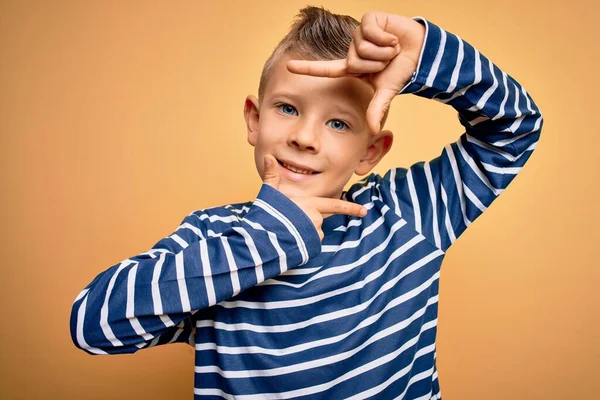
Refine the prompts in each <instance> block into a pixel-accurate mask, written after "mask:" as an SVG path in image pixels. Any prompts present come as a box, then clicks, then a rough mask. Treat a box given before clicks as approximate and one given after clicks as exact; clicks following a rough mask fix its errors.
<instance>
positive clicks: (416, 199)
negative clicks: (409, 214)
mask: <svg viewBox="0 0 600 400" xmlns="http://www.w3.org/2000/svg"><path fill="white" fill-rule="evenodd" d="M406 178H407V182H408V191H409V193H410V200H411V202H412V205H413V210H414V214H415V230H416V231H417V232H419V233H422V229H421V207H420V206H419V197H418V196H417V190H416V189H415V182H414V181H413V176H412V168H411V169H409V170H408V173H407V174H406Z"/></svg>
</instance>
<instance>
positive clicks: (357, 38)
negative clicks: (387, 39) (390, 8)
mask: <svg viewBox="0 0 600 400" xmlns="http://www.w3.org/2000/svg"><path fill="white" fill-rule="evenodd" d="M350 47H351V48H350V50H352V47H354V48H355V49H356V50H355V51H356V53H357V54H358V56H359V57H360V58H364V59H367V60H375V61H390V60H391V59H393V58H394V57H396V56H397V55H398V53H400V45H399V44H396V45H395V46H379V45H376V44H374V43H373V42H370V41H368V40H366V39H365V38H363V36H362V31H361V30H360V29H357V30H356V31H355V32H354V41H353V42H352V44H351V45H350ZM350 50H349V51H348V59H350V53H351V51H350Z"/></svg>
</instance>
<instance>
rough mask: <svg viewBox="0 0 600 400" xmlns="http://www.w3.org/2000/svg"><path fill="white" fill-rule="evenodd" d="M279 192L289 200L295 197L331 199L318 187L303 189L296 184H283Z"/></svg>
mask: <svg viewBox="0 0 600 400" xmlns="http://www.w3.org/2000/svg"><path fill="white" fill-rule="evenodd" d="M279 191H280V192H281V193H283V194H284V195H285V196H286V197H288V198H294V197H330V196H329V195H328V194H327V193H324V192H323V190H320V189H319V188H318V187H310V186H308V187H302V185H299V184H297V183H294V182H281V184H280V185H279Z"/></svg>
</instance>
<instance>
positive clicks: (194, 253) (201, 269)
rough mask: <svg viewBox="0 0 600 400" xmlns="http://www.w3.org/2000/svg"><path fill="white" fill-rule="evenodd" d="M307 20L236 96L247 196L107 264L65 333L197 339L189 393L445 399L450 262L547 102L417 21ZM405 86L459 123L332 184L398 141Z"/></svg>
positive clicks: (91, 348) (99, 342)
mask: <svg viewBox="0 0 600 400" xmlns="http://www.w3.org/2000/svg"><path fill="white" fill-rule="evenodd" d="M299 17H300V19H299V20H298V21H297V22H296V23H295V24H294V26H293V27H292V29H291V31H290V33H289V34H288V35H287V36H286V37H285V38H284V39H283V40H282V42H281V43H280V44H279V45H278V47H277V48H276V49H275V51H274V52H273V55H272V56H271V58H269V60H268V61H267V63H266V65H265V69H264V71H263V74H262V77H261V81H260V88H259V97H258V99H257V98H255V97H254V96H249V97H248V98H247V99H246V103H245V109H244V115H245V118H246V122H247V129H248V142H249V143H250V144H251V145H252V146H253V147H254V152H255V161H256V167H257V169H258V172H259V174H260V176H261V178H262V179H263V182H264V183H263V185H262V187H261V188H260V191H259V192H258V195H257V198H256V199H255V200H254V201H253V202H246V203H242V204H231V205H227V206H224V207H215V208H210V209H204V210H199V211H194V212H192V213H191V214H189V215H188V216H187V217H186V218H185V219H184V220H183V222H182V224H181V225H180V226H179V227H178V228H177V230H176V231H175V232H174V233H173V234H171V235H170V236H168V237H166V238H164V239H162V240H160V241H159V242H158V243H157V244H156V245H155V246H154V247H153V248H152V249H151V250H149V251H147V252H145V253H142V254H139V255H137V256H135V257H131V258H128V259H126V260H124V261H122V262H120V263H118V264H116V265H114V266H112V267H111V268H109V269H108V270H106V271H105V272H103V273H101V274H99V275H98V276H97V277H96V278H95V279H94V280H93V281H92V282H91V283H90V284H89V285H88V286H87V287H86V288H85V289H84V290H83V291H82V292H81V293H80V294H79V295H78V296H77V298H76V300H75V303H74V304H73V309H72V316H71V334H72V338H73V341H74V343H75V345H76V346H78V347H79V348H81V349H82V350H84V351H86V352H88V353H90V354H119V353H133V352H135V351H137V350H138V349H142V348H148V347H152V346H158V345H163V344H167V343H173V342H182V343H189V344H190V345H193V346H195V390H194V393H195V396H198V397H200V396H211V397H217V398H236V399H237V398H240V399H263V398H266V399H271V398H295V397H303V396H307V397H312V398H325V399H339V398H366V397H372V396H374V397H376V398H406V399H430V398H438V399H439V398H441V395H440V387H439V382H438V377H437V370H436V347H435V344H436V325H437V310H438V308H437V302H438V285H439V271H440V265H441V262H442V259H443V257H444V255H445V252H446V250H447V249H448V248H449V247H450V245H451V244H452V243H453V242H454V241H455V240H456V238H457V237H458V236H460V234H462V232H463V231H464V230H465V229H466V228H467V227H468V226H469V225H470V224H471V223H472V222H473V221H474V220H475V219H476V218H477V217H478V216H479V215H481V213H483V212H484V211H485V210H486V209H487V207H488V206H489V205H490V203H491V202H492V201H493V200H494V199H495V198H496V197H497V196H498V195H499V194H500V193H501V192H502V191H503V190H504V189H505V188H506V187H507V185H508V184H509V183H510V182H511V181H512V180H513V178H514V177H515V175H516V174H517V173H518V172H519V171H520V169H521V167H522V166H523V164H524V163H525V162H526V161H527V159H528V158H529V157H530V156H531V153H532V151H533V149H534V148H535V145H536V143H537V141H538V138H539V135H540V131H541V128H542V116H541V114H540V111H539V109H538V108H537V106H536V105H535V104H534V102H533V101H532V99H531V98H530V96H529V95H528V94H527V92H526V91H525V89H524V88H523V87H522V86H521V85H520V84H519V83H518V82H517V81H515V80H514V79H513V78H511V77H510V76H509V75H507V74H506V73H504V72H503V71H501V70H500V69H498V67H497V66H495V65H494V64H493V63H492V62H491V61H489V60H488V59H487V58H486V57H484V56H483V55H482V54H480V53H479V52H478V51H477V50H475V49H474V48H473V47H472V46H471V45H469V44H468V43H467V42H465V41H463V40H461V39H460V38H459V37H458V36H456V35H454V34H452V33H450V32H447V31H444V30H443V29H441V28H440V27H438V26H436V25H435V24H433V23H431V22H429V21H427V20H425V19H424V18H421V17H415V18H413V19H410V18H405V17H401V16H398V15H390V14H385V13H379V12H374V13H368V14H366V15H365V16H363V18H362V20H361V22H360V23H359V22H358V21H356V20H354V19H353V18H351V17H348V16H340V15H334V14H331V13H329V12H328V11H326V10H324V9H321V8H315V7H307V8H305V9H303V10H301V14H300V15H299ZM291 60H296V61H291ZM405 93H414V94H417V95H418V96H422V97H425V98H430V99H435V100H438V101H440V102H442V103H445V104H448V105H449V106H452V107H454V108H455V109H456V110H457V111H458V118H459V121H460V123H461V124H462V125H463V126H464V128H465V131H466V132H465V133H464V134H463V135H462V136H460V138H459V139H458V140H457V141H456V142H455V143H452V144H449V145H447V146H446V147H445V148H444V149H443V151H442V153H441V155H440V156H439V157H438V158H436V159H434V160H432V161H430V162H420V163H416V164H414V165H413V166H411V167H410V168H409V169H405V168H396V169H391V170H389V171H388V172H387V173H386V174H385V175H384V176H383V177H381V176H379V175H377V174H373V173H372V174H370V175H368V176H367V177H366V178H365V179H363V180H362V181H360V182H358V183H356V184H354V185H353V186H352V187H351V188H350V189H349V190H348V191H347V192H344V191H343V188H344V185H345V184H346V183H347V182H348V180H349V179H350V178H351V176H352V173H354V172H355V173H357V174H359V175H366V174H367V173H369V171H371V170H372V168H373V167H375V166H376V165H377V163H378V162H379V161H380V160H381V158H382V157H383V156H384V155H385V154H386V153H387V151H388V150H389V149H390V146H391V143H392V137H393V136H392V133H391V132H390V131H387V130H381V126H379V123H380V122H381V123H382V124H383V123H384V122H385V116H386V114H387V110H388V107H389V104H390V102H391V100H392V99H393V97H394V96H395V95H397V94H405ZM263 163H264V164H263Z"/></svg>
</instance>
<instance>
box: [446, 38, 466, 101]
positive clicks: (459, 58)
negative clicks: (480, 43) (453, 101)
mask: <svg viewBox="0 0 600 400" xmlns="http://www.w3.org/2000/svg"><path fill="white" fill-rule="evenodd" d="M454 36H455V37H456V39H457V40H458V53H457V55H456V65H455V66H454V71H452V78H451V79H450V86H448V88H447V89H446V92H447V93H450V92H451V91H453V90H454V89H455V88H456V85H457V84H458V76H459V73H460V67H462V62H463V59H464V57H465V51H464V44H463V41H462V39H461V38H460V37H458V36H456V35H454Z"/></svg>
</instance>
